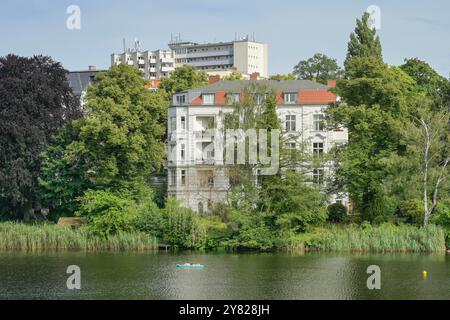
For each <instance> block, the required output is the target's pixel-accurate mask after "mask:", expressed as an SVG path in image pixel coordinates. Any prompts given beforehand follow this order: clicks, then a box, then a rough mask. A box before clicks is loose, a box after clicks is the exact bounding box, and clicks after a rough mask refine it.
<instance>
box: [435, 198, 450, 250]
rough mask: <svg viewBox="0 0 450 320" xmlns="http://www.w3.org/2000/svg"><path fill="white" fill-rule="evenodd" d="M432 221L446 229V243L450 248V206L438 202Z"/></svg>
mask: <svg viewBox="0 0 450 320" xmlns="http://www.w3.org/2000/svg"><path fill="white" fill-rule="evenodd" d="M431 221H432V222H433V223H435V224H437V225H439V226H441V227H442V228H444V230H445V234H446V245H447V248H450V208H449V207H447V206H446V205H444V204H438V205H437V206H436V209H435V211H434V214H433V216H432V218H431Z"/></svg>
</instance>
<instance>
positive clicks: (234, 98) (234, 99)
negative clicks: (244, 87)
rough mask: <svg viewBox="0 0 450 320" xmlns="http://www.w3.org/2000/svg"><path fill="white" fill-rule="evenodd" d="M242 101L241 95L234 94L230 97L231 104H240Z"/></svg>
mask: <svg viewBox="0 0 450 320" xmlns="http://www.w3.org/2000/svg"><path fill="white" fill-rule="evenodd" d="M240 99H241V95H240V94H239V93H232V94H231V95H230V103H231V104H233V103H239V101H240Z"/></svg>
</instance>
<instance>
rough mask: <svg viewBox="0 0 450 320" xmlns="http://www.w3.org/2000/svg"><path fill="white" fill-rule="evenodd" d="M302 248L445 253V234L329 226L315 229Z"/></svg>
mask: <svg viewBox="0 0 450 320" xmlns="http://www.w3.org/2000/svg"><path fill="white" fill-rule="evenodd" d="M305 247H306V248H307V249H308V250H318V251H354V252H380V253H382V252H441V251H445V232H444V230H443V229H442V228H440V227H438V226H435V225H429V226H428V227H426V228H418V227H414V226H408V225H400V226H396V225H392V224H383V225H380V226H370V225H369V226H357V225H348V226H339V225H331V226H328V227H326V228H320V229H318V230H316V232H315V233H314V234H313V235H312V236H311V237H310V239H309V240H308V241H307V242H306V243H305Z"/></svg>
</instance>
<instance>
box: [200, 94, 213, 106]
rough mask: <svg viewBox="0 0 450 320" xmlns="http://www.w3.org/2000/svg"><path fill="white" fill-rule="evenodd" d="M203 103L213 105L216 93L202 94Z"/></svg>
mask: <svg viewBox="0 0 450 320" xmlns="http://www.w3.org/2000/svg"><path fill="white" fill-rule="evenodd" d="M202 98H203V104H207V105H211V104H214V101H215V94H204V95H202Z"/></svg>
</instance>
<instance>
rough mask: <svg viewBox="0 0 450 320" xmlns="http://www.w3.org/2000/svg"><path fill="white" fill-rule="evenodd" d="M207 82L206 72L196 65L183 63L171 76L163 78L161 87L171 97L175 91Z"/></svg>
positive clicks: (199, 85)
mask: <svg viewBox="0 0 450 320" xmlns="http://www.w3.org/2000/svg"><path fill="white" fill-rule="evenodd" d="M206 84H208V77H207V76H206V73H204V72H201V71H198V70H197V69H195V68H194V67H191V66H188V65H183V66H182V67H178V68H176V69H175V71H173V72H172V73H171V74H170V76H169V77H166V78H163V79H162V80H161V84H160V86H159V88H160V89H161V90H164V91H165V92H166V93H167V94H168V96H169V97H171V96H172V95H173V94H174V93H177V92H182V91H185V90H189V89H192V88H198V87H201V86H203V85H206Z"/></svg>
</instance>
